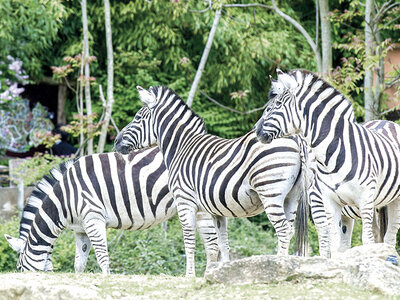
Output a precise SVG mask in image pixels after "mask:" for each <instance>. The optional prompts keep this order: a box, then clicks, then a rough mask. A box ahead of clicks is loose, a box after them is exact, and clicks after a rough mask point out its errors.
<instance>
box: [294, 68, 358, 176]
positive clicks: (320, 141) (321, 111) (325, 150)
mask: <svg viewBox="0 0 400 300" xmlns="http://www.w3.org/2000/svg"><path fill="white" fill-rule="evenodd" d="M296 79H297V81H298V83H299V88H298V89H297V91H296V108H297V110H298V111H299V118H300V132H301V134H302V135H303V136H304V138H305V140H306V141H307V143H308V145H310V146H311V148H312V149H313V152H314V154H315V156H316V158H317V160H318V161H319V162H320V163H322V164H323V165H325V166H326V167H327V168H328V164H329V165H330V166H329V169H331V168H333V167H335V168H336V167H337V166H336V165H335V163H334V164H333V165H331V163H332V162H330V159H331V158H332V156H335V157H336V156H338V155H340V153H341V152H342V151H343V148H344V145H346V144H347V145H348V144H349V143H351V139H352V136H353V133H354V130H355V129H354V127H355V126H359V125H358V124H357V121H356V119H355V116H354V111H353V107H352V105H351V103H350V101H349V100H348V99H347V98H346V97H345V96H344V95H343V94H341V93H340V92H339V91H337V90H336V89H335V88H333V87H332V86H331V85H329V84H328V83H327V82H325V81H324V80H322V79H320V78H318V77H317V76H316V75H314V74H309V73H303V72H300V73H296Z"/></svg>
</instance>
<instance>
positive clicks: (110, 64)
mask: <svg viewBox="0 0 400 300" xmlns="http://www.w3.org/2000/svg"><path fill="white" fill-rule="evenodd" d="M104 15H105V24H106V44H107V104H106V107H105V116H104V123H103V125H102V127H101V133H100V138H99V145H98V148H97V151H98V152H99V153H102V152H103V151H104V145H105V143H106V137H107V129H108V124H109V123H110V119H111V113H112V107H113V104H114V54H113V46H112V34H111V17H110V2H109V0H104Z"/></svg>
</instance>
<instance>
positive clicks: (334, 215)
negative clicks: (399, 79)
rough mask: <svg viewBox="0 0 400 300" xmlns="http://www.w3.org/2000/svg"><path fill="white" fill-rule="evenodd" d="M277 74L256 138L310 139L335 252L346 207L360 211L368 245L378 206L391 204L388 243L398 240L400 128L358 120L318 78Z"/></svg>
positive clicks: (297, 73) (347, 104) (343, 100)
mask: <svg viewBox="0 0 400 300" xmlns="http://www.w3.org/2000/svg"><path fill="white" fill-rule="evenodd" d="M277 72H278V80H277V81H273V82H272V88H271V92H270V98H271V99H270V104H269V105H268V107H267V109H266V110H265V111H264V114H263V117H262V119H261V120H260V121H259V122H258V124H257V136H258V137H259V139H260V140H261V141H262V142H264V143H269V142H271V141H272V140H274V139H276V138H279V137H285V136H289V135H291V134H301V135H302V136H303V137H304V139H305V140H306V143H307V144H308V146H309V147H310V148H311V150H312V153H313V155H314V156H315V158H316V161H317V172H316V186H317V190H318V193H320V194H321V195H323V196H324V197H323V199H322V200H320V201H321V203H320V207H321V208H322V207H323V208H324V209H325V212H326V215H327V217H328V223H329V225H330V227H329V234H330V237H331V239H330V242H331V245H330V248H331V250H332V253H334V252H337V251H339V250H340V230H341V217H340V212H341V208H342V207H343V206H345V205H350V206H353V207H357V208H359V209H360V214H361V219H362V221H363V233H362V239H363V243H373V242H374V235H373V230H372V223H373V216H374V208H381V207H383V206H386V205H387V207H388V230H387V232H386V234H385V237H384V241H385V242H386V243H389V244H395V242H396V233H397V230H398V228H399V226H400V207H399V205H400V203H399V200H398V199H399V197H400V176H399V167H400V155H399V153H400V152H399V148H400V147H399V143H398V138H399V136H400V135H398V132H399V129H398V127H399V126H398V125H396V124H394V123H390V122H389V123H387V124H383V123H382V124H376V123H375V124H372V123H371V124H369V125H368V124H367V125H362V124H358V123H357V122H356V119H355V117H354V111H353V108H352V105H351V103H350V101H348V100H347V99H346V98H345V97H344V96H343V95H342V94H341V93H340V92H338V91H337V90H336V89H334V88H333V87H332V86H330V85H329V84H328V83H326V82H325V81H323V80H322V79H320V78H318V76H316V75H314V74H312V73H309V72H306V71H301V70H295V71H292V72H290V73H288V74H286V73H283V72H282V71H280V70H278V71H277ZM379 127H382V130H380V129H379ZM383 127H385V128H387V129H384V128H383ZM384 131H385V132H386V133H384ZM311 193H312V191H311ZM311 193H310V194H311ZM313 216H314V213H313ZM322 223H323V222H321V224H319V226H320V227H321V228H322ZM316 225H317V223H316ZM325 225H326V223H325Z"/></svg>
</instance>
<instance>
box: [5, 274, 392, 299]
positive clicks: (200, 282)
mask: <svg viewBox="0 0 400 300" xmlns="http://www.w3.org/2000/svg"><path fill="white" fill-rule="evenodd" d="M101 298H102V299H224V298H225V299H390V298H388V297H385V296H383V295H382V294H380V293H377V292H372V291H366V290H361V289H359V288H355V287H352V286H348V285H345V284H343V283H337V282H334V281H331V280H330V281H322V280H321V281H315V280H314V281H310V280H295V281H285V282H282V283H278V284H246V285H224V284H210V283H208V282H206V280H205V279H203V278H185V277H173V276H166V275H158V276H154V275H110V276H103V275H102V274H88V273H85V274H73V273H47V274H45V273H3V274H0V299H101Z"/></svg>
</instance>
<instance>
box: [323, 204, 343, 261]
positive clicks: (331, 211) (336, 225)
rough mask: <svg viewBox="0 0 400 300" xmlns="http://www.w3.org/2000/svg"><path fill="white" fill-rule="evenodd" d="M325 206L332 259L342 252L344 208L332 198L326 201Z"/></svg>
mask: <svg viewBox="0 0 400 300" xmlns="http://www.w3.org/2000/svg"><path fill="white" fill-rule="evenodd" d="M324 206H325V212H326V218H327V221H328V224H329V237H330V248H331V257H335V255H336V254H337V253H338V252H339V250H340V244H341V235H340V233H341V230H342V218H341V215H342V214H341V212H342V207H341V206H340V205H339V204H338V203H337V202H336V201H335V200H334V199H332V198H328V199H326V200H325V201H324Z"/></svg>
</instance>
